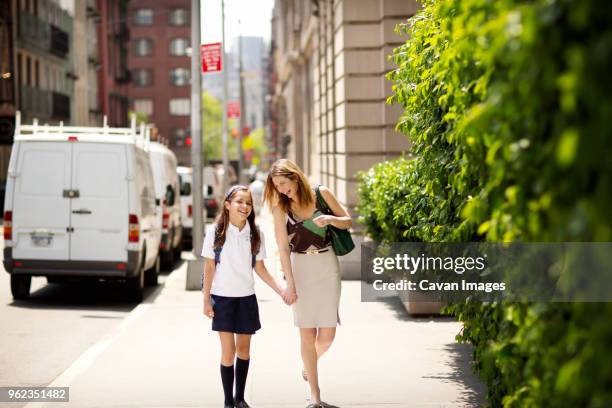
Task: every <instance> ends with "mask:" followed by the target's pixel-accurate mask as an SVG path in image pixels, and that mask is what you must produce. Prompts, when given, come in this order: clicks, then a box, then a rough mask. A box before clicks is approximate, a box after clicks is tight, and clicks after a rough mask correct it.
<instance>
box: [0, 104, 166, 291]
mask: <svg viewBox="0 0 612 408" xmlns="http://www.w3.org/2000/svg"><path fill="white" fill-rule="evenodd" d="M16 122H17V123H16V127H15V140H14V143H13V149H12V152H11V158H10V162H9V168H8V178H7V182H6V199H5V202H4V261H3V263H4V268H5V270H6V271H7V272H8V273H10V274H11V291H12V293H13V297H14V298H15V299H23V298H27V297H28V296H29V292H30V285H31V280H32V276H46V277H47V279H48V280H49V281H50V282H53V281H61V280H65V279H67V278H68V279H70V278H74V277H91V278H103V279H108V280H111V279H120V280H126V281H127V284H128V286H129V290H130V293H131V296H132V297H133V298H134V299H135V300H138V301H140V300H141V299H142V290H143V286H144V285H145V283H148V284H157V275H158V273H159V263H160V262H159V254H158V248H159V242H160V239H161V225H160V224H159V222H158V221H157V219H158V218H157V214H156V202H155V193H154V189H155V186H154V184H153V174H152V169H151V165H150V162H149V157H148V154H147V152H146V149H147V147H146V145H147V142H146V140H145V138H144V135H143V133H144V127H141V131H140V134H138V133H137V132H136V124H135V121H132V127H131V128H109V127H107V126H104V127H68V126H47V125H44V126H40V125H38V124H37V122H36V121H34V124H33V125H31V126H25V125H21V123H20V115H19V114H17V118H16Z"/></svg>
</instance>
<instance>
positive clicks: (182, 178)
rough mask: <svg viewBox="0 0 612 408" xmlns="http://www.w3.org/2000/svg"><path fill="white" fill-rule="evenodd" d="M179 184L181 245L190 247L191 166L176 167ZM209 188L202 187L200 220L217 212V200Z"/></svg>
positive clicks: (191, 211)
mask: <svg viewBox="0 0 612 408" xmlns="http://www.w3.org/2000/svg"><path fill="white" fill-rule="evenodd" d="M177 172H178V175H179V182H180V185H181V214H182V216H183V245H184V247H188V248H191V245H192V241H193V234H192V231H193V192H192V190H191V189H192V186H193V171H192V169H191V167H178V168H177ZM211 191H212V190H211V188H210V187H209V186H206V185H204V187H203V189H202V203H203V206H204V207H203V208H202V221H203V222H206V220H207V218H208V214H212V216H214V214H215V213H216V212H217V201H216V200H215V199H214V197H212V196H211Z"/></svg>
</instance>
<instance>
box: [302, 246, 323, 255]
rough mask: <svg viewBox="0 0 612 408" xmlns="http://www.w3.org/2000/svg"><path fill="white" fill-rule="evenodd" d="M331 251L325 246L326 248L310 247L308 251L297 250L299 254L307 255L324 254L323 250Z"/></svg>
mask: <svg viewBox="0 0 612 408" xmlns="http://www.w3.org/2000/svg"><path fill="white" fill-rule="evenodd" d="M327 251H329V248H324V249H309V250H307V251H295V252H296V253H298V254H306V255H313V254H322V253H323V252H327Z"/></svg>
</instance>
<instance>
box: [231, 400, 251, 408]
mask: <svg viewBox="0 0 612 408" xmlns="http://www.w3.org/2000/svg"><path fill="white" fill-rule="evenodd" d="M234 407H235V408H251V407H249V404H247V403H246V401H234Z"/></svg>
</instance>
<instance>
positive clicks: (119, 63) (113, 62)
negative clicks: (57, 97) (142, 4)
mask: <svg viewBox="0 0 612 408" xmlns="http://www.w3.org/2000/svg"><path fill="white" fill-rule="evenodd" d="M128 4H129V2H128V0H97V2H96V7H97V9H96V10H92V13H94V14H97V15H98V17H97V27H96V28H97V35H98V38H97V43H98V47H97V50H98V51H97V55H91V57H92V61H93V64H96V63H99V66H100V67H99V69H98V71H97V73H98V98H99V100H100V106H99V109H100V111H101V113H102V115H103V116H106V117H107V120H108V125H109V126H127V125H128V123H129V120H128V109H129V100H128V87H129V83H130V71H129V69H128V46H129V40H130V30H129V27H128Z"/></svg>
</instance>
